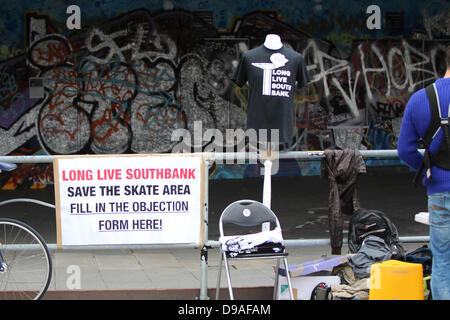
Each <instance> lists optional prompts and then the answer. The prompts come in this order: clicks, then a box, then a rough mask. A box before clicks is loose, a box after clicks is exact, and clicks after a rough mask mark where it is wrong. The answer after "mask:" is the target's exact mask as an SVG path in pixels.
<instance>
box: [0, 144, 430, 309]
mask: <svg viewBox="0 0 450 320" xmlns="http://www.w3.org/2000/svg"><path fill="white" fill-rule="evenodd" d="M359 152H360V153H361V155H362V156H363V157H364V158H367V157H370V158H374V157H375V158H376V157H388V158H398V153H397V150H359ZM420 152H422V153H423V150H420ZM265 156H266V158H264V156H261V155H259V154H257V153H247V152H235V153H206V154H205V160H206V161H207V165H206V166H205V171H206V174H205V181H204V182H205V193H206V194H205V195H204V196H205V205H206V210H205V222H204V223H205V225H204V229H203V232H204V235H203V239H204V245H203V247H202V248H201V250H200V294H199V299H200V300H208V299H209V297H208V293H207V291H208V279H207V273H208V258H207V257H208V249H212V248H218V247H219V245H220V243H219V241H217V240H210V239H209V238H208V207H209V199H208V192H209V190H208V189H209V188H208V181H209V176H208V168H209V166H210V165H211V164H212V163H213V162H214V161H221V162H224V163H230V162H232V161H257V160H266V162H265V163H264V166H265V168H266V171H265V175H264V188H263V189H264V190H263V193H264V194H263V198H269V199H270V197H266V196H264V195H267V193H269V194H270V192H271V190H270V179H271V175H270V174H267V173H268V172H269V173H270V169H269V170H268V171H267V165H268V164H269V165H271V162H270V161H269V162H267V159H268V158H267V155H265ZM272 156H273V157H276V159H300V160H301V159H303V160H311V159H313V160H314V159H322V158H324V157H325V154H324V151H288V152H279V153H276V154H273V155H272ZM53 159H54V156H0V161H5V162H12V163H52V162H53ZM272 160H273V158H272ZM21 200H24V199H21ZM264 201H266V200H263V202H264ZM36 203H37V204H40V205H43V204H42V203H38V202H36ZM268 205H269V207H270V203H269V204H268ZM400 241H402V242H405V243H419V242H428V241H429V236H414V237H400ZM343 242H344V244H346V243H347V240H346V239H344V240H343ZM284 244H285V245H286V246H287V247H290V246H292V247H295V246H300V247H301V246H326V245H330V239H286V240H284ZM48 247H49V248H50V249H52V250H56V249H57V245H56V244H52V243H51V244H48ZM118 247H120V248H127V249H133V248H147V247H148V248H155V249H160V248H192V249H195V248H198V247H197V246H196V245H192V244H170V245H135V246H131V245H121V246H70V247H67V246H63V247H62V250H84V249H88V250H96V249H108V248H109V249H117V248H118Z"/></svg>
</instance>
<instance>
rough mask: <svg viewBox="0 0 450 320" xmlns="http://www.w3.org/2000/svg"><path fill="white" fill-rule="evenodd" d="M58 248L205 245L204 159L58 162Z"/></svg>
mask: <svg viewBox="0 0 450 320" xmlns="http://www.w3.org/2000/svg"><path fill="white" fill-rule="evenodd" d="M54 174H55V199H56V209H57V238H58V245H59V246H61V245H63V246H65V245H67V246H70V245H116V244H117V245H121V244H190V243H193V244H198V245H201V244H202V241H203V237H202V231H203V224H202V221H203V215H204V212H203V209H204V203H203V202H204V190H203V189H204V162H203V157H202V156H201V155H192V154H191V155H182V154H181V155H180V154H177V155H169V154H167V155H123V156H79V157H69V156H67V157H64V156H63V157H56V158H55V161H54Z"/></svg>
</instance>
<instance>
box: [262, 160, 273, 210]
mask: <svg viewBox="0 0 450 320" xmlns="http://www.w3.org/2000/svg"><path fill="white" fill-rule="evenodd" d="M271 179H272V161H270V160H266V161H264V185H263V204H264V205H265V206H266V207H267V208H269V209H270V206H271V198H272V180H271Z"/></svg>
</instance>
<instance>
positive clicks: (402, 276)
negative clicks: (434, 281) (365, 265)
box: [369, 260, 424, 300]
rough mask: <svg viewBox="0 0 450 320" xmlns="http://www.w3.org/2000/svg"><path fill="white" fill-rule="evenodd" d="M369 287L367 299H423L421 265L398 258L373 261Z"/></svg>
mask: <svg viewBox="0 0 450 320" xmlns="http://www.w3.org/2000/svg"><path fill="white" fill-rule="evenodd" d="M369 289H370V291H369V300H423V299H424V293H423V267H422V265H421V264H419V263H409V262H403V261H398V260H388V261H384V262H382V263H374V264H373V265H372V267H371V270H370V287H369Z"/></svg>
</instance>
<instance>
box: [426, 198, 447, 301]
mask: <svg viewBox="0 0 450 320" xmlns="http://www.w3.org/2000/svg"><path fill="white" fill-rule="evenodd" d="M428 212H429V213H430V216H429V220H430V247H431V252H432V253H433V265H432V271H431V272H432V273H431V294H432V296H433V300H450V192H443V193H433V194H430V195H428Z"/></svg>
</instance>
